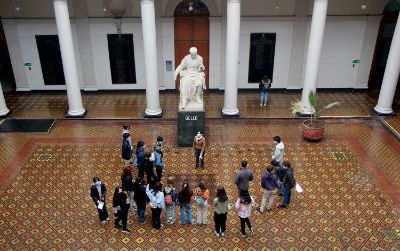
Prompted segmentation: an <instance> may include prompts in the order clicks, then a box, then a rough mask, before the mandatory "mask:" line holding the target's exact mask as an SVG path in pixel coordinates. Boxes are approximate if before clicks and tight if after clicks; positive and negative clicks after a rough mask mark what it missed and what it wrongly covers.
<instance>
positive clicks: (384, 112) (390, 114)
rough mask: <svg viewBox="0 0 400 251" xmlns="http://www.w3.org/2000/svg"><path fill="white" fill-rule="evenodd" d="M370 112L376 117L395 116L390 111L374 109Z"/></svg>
mask: <svg viewBox="0 0 400 251" xmlns="http://www.w3.org/2000/svg"><path fill="white" fill-rule="evenodd" d="M372 111H373V112H374V113H375V114H376V115H378V116H389V117H390V116H396V113H394V112H393V110H392V109H388V110H382V109H379V108H376V107H374V108H373V109H372Z"/></svg>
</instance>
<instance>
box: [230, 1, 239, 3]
mask: <svg viewBox="0 0 400 251" xmlns="http://www.w3.org/2000/svg"><path fill="white" fill-rule="evenodd" d="M228 3H240V0H228Z"/></svg>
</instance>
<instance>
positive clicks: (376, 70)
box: [368, 0, 400, 106]
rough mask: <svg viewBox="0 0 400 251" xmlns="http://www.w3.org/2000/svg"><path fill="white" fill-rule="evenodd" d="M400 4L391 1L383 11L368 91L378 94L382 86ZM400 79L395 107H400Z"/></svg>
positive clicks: (394, 0)
mask: <svg viewBox="0 0 400 251" xmlns="http://www.w3.org/2000/svg"><path fill="white" fill-rule="evenodd" d="M399 9H400V3H399V2H398V1H396V0H390V1H389V2H388V4H387V5H386V7H385V9H384V10H383V17H382V19H381V23H380V26H379V32H378V36H377V40H376V44H375V51H374V58H373V61H372V65H371V71H370V75H369V80H368V89H369V90H371V91H372V92H373V93H378V92H379V91H380V89H381V86H382V80H383V75H384V73H385V69H386V62H387V59H388V56H389V50H390V45H391V43H392V38H393V33H394V29H395V27H396V22H397V18H398V16H399ZM399 97H400V79H399V80H398V82H397V89H396V94H395V98H394V105H396V100H397V102H398V103H397V106H400V98H399Z"/></svg>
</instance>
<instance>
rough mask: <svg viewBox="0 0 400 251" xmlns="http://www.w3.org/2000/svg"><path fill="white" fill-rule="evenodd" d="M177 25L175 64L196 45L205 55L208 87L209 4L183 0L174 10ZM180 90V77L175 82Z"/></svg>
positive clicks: (197, 0)
mask: <svg viewBox="0 0 400 251" xmlns="http://www.w3.org/2000/svg"><path fill="white" fill-rule="evenodd" d="M174 17H175V22H174V27H175V66H178V65H179V64H180V62H181V60H182V59H183V57H185V56H186V55H187V54H189V48H190V47H196V48H197V51H198V54H199V55H200V56H202V57H203V61H204V62H203V64H204V66H205V67H206V70H205V75H206V86H207V89H208V86H209V85H208V79H209V78H208V73H209V42H210V24H209V17H210V12H209V10H208V8H207V6H206V5H205V4H204V3H203V2H202V1H199V0H183V1H181V2H180V3H179V4H178V5H177V6H176V8H175V11H174ZM175 86H176V89H177V90H179V78H178V79H177V80H176V82H175Z"/></svg>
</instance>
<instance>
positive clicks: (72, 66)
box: [53, 0, 86, 117]
mask: <svg viewBox="0 0 400 251" xmlns="http://www.w3.org/2000/svg"><path fill="white" fill-rule="evenodd" d="M53 3H54V12H55V16H56V23H57V31H58V39H59V41H60V50H61V58H62V64H63V69H64V77H65V82H66V85H67V96H68V116H72V117H79V116H83V115H84V114H85V112H86V110H85V109H84V108H83V105H82V97H81V90H80V86H79V78H78V72H77V69H76V60H75V50H74V43H73V40H72V32H71V23H70V21H69V13H68V3H67V0H54V2H53Z"/></svg>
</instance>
